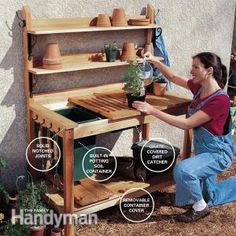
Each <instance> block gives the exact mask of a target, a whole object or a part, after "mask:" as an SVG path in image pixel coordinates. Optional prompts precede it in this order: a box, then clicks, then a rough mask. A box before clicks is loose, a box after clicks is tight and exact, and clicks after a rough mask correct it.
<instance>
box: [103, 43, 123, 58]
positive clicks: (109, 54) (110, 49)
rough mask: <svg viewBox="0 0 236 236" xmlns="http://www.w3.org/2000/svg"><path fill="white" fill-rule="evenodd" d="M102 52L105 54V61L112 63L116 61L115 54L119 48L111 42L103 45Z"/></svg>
mask: <svg viewBox="0 0 236 236" xmlns="http://www.w3.org/2000/svg"><path fill="white" fill-rule="evenodd" d="M104 51H105V54H106V60H107V61H108V62H114V61H115V60H116V57H117V52H118V51H119V48H118V46H117V44H116V42H113V43H110V44H104Z"/></svg>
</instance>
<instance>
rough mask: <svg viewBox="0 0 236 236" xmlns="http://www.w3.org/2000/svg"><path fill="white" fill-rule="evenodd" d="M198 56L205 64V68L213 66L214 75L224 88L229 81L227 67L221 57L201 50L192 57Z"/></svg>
mask: <svg viewBox="0 0 236 236" xmlns="http://www.w3.org/2000/svg"><path fill="white" fill-rule="evenodd" d="M192 58H193V59H195V58H198V59H199V60H200V62H201V63H202V64H203V65H204V68H206V69H207V68H209V67H212V68H213V77H214V78H215V80H216V81H217V83H218V85H219V86H220V87H221V88H224V86H225V84H226V82H227V68H226V66H225V65H223V64H222V62H221V59H220V57H219V56H217V55H216V54H215V53H212V52H201V53H198V54H196V55H195V56H193V57H192Z"/></svg>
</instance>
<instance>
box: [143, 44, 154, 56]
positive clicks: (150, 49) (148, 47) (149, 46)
mask: <svg viewBox="0 0 236 236" xmlns="http://www.w3.org/2000/svg"><path fill="white" fill-rule="evenodd" d="M153 51H154V49H153V44H152V43H150V44H146V45H145V46H144V53H146V52H150V53H151V54H153Z"/></svg>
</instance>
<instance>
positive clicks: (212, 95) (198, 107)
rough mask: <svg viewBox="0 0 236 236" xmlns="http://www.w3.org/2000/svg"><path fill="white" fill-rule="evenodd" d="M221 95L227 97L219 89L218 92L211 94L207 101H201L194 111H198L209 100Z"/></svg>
mask: <svg viewBox="0 0 236 236" xmlns="http://www.w3.org/2000/svg"><path fill="white" fill-rule="evenodd" d="M221 94H222V95H225V96H227V97H228V94H227V93H226V92H225V91H224V90H222V89H220V90H218V91H217V92H215V93H213V94H211V95H210V96H209V97H208V98H207V99H205V100H204V101H202V102H201V103H200V104H199V105H198V106H197V107H196V108H195V110H200V109H201V108H202V107H203V106H204V105H205V104H206V103H207V102H208V101H209V100H210V99H211V98H213V97H216V96H218V95H221Z"/></svg>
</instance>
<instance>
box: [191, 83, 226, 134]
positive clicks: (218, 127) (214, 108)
mask: <svg viewBox="0 0 236 236" xmlns="http://www.w3.org/2000/svg"><path fill="white" fill-rule="evenodd" d="M188 87H189V89H190V90H191V92H192V93H193V94H196V93H197V91H198V89H199V88H200V85H199V84H194V83H193V81H192V80H191V79H190V80H188ZM207 98H208V97H206V98H204V99H200V98H198V99H197V100H196V102H195V103H194V104H193V105H192V107H193V108H195V107H196V106H197V105H198V104H199V103H200V102H202V101H204V100H205V99H207ZM229 107H230V100H229V98H228V97H227V96H225V95H223V94H219V95H217V96H215V97H213V98H211V99H210V100H209V101H208V102H207V103H206V104H205V106H203V107H202V108H201V109H200V110H201V111H203V112H205V113H206V114H207V115H209V116H210V117H211V120H210V121H208V122H207V123H205V124H204V125H203V127H204V128H206V129H207V130H208V131H210V132H211V133H212V134H214V135H223V134H224V125H225V122H226V119H227V117H228V114H229Z"/></svg>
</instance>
